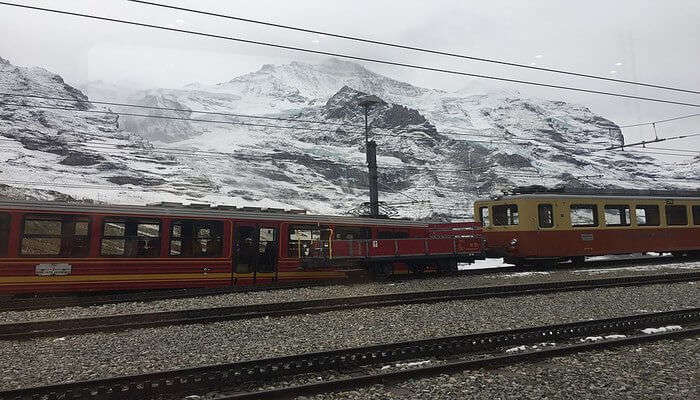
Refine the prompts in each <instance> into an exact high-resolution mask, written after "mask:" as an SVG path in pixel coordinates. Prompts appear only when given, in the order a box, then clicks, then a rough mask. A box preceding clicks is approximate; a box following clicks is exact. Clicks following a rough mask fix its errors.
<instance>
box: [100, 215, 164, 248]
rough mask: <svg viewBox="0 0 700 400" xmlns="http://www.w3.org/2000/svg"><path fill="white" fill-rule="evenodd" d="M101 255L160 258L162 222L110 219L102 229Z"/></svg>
mask: <svg viewBox="0 0 700 400" xmlns="http://www.w3.org/2000/svg"><path fill="white" fill-rule="evenodd" d="M100 254H102V255H103V256H111V257H158V256H159V255H160V221H158V220H151V219H136V218H113V219H112V218H110V219H106V220H105V221H104V225H103V228H102V246H101V249H100Z"/></svg>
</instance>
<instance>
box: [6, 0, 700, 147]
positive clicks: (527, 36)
mask: <svg viewBox="0 0 700 400" xmlns="http://www.w3.org/2000/svg"><path fill="white" fill-rule="evenodd" d="M10 1H15V2H17V3H21V4H30V5H36V6H43V7H49V8H57V9H63V10H70V11H76V12H83V13H91V14H99V15H103V16H110V17H114V18H123V19H130V20H136V21H142V22H148V23H153V24H159V25H167V26H172V27H181V28H183V29H191V30H200V31H206V32H211V33H217V34H222V35H228V36H237V37H242V38H248V39H252V40H262V41H270V42H277V43H282V44H287V45H294V46H300V47H309V48H314V49H320V50H325V51H331V52H340V53H347V54H351V55H357V56H364V57H375V58H383V59H391V60H395V61H404V62H410V63H413V64H421V65H426V66H433V67H439V68H448V69H455V70H460V71H465V72H471V73H480V74H489V75H497V76H504V77H512V78H517V79H528V80H536V81H541V82H547V83H553V84H563V85H570V86H578V87H585V88H591V89H598V90H606V91H615V92H624V93H628V94H634V95H642V96H648V97H660V98H665V99H673V100H680V101H687V102H692V103H700V96H698V95H692V94H681V93H677V92H670V91H664V90H655V89H646V88H639V87H635V86H630V85H623V84H610V83H602V82H598V81H594V80H588V79H574V78H572V77H565V76H560V75H555V74H550V73H544V72H531V71H524V70H522V69H517V68H506V67H499V66H496V65H493V64H484V63H479V62H470V61H466V60H457V59H451V58H446V57H439V56H433V55H427V54H421V53H411V52H408V51H402V50H392V49H387V48H382V47H377V46H371V45H367V44H357V43H353V42H348V41H343V40H339V39H331V38H327V37H317V36H315V35H309V34H301V33H293V32H289V31H285V30H279V29H272V28H265V27H259V26H256V25H251V24H246V23H243V22H235V21H230V20H222V19H216V18H213V17H206V16H199V15H194V14H189V13H186V12H175V11H168V10H164V9H160V8H154V7H151V6H145V5H137V4H133V3H129V2H126V1H121V0H51V1H49V0H44V1H26V0H24V1H23V0H10ZM154 1H162V2H167V3H169V4H174V5H182V6H185V7H190V8H197V9H203V10H209V11H214V12H220V13H224V14H231V15H236V16H241V17H248V18H254V19H262V20H266V21H270V22H277V23H282V24H287V25H296V26H302V27H309V28H313V29H318V30H326V31H331V32H337V33H345V34H350V35H358V36H364V37H369V38H374V39H379V40H384V41H391V42H397V43H403V44H408V45H413V46H420V47H428V48H433V49H439V50H445V51H451V52H457V53H463V54H469V55H473V56H478V57H485V58H497V59H502V60H508V61H512V62H518V63H524V64H530V63H535V64H536V65H538V66H543V67H553V68H558V69H566V70H572V71H578V72H584V73H589V74H596V75H603V76H610V77H617V78H621V79H626V80H634V81H642V82H650V83H655V84H661V85H669V86H675V87H683V88H689V89H693V90H698V89H700V79H698V76H699V74H698V68H699V66H700V28H699V26H700V24H699V23H698V22H699V21H700V1H698V0H666V1H663V0H649V1H645V0H615V1H611V0H600V1H599V0H587V1H576V2H574V1H569V0H549V1H544V0H542V1H537V0H527V1H526V0H502V1H499V0H488V1H485V0H480V1H466V0H449V1H448V0H445V1H438V0H434V1H424V0H401V1H399V0H371V1H367V0H355V1H344V2H338V1H329V0H294V1H283V0H256V1H221V0H197V1H193V0H192V1H188V0H154ZM0 57H3V58H6V59H9V60H10V61H11V62H12V63H14V64H17V65H25V66H34V65H36V66H42V67H45V68H47V69H49V70H52V71H54V72H56V73H59V74H60V75H62V76H63V77H64V78H65V79H66V80H67V81H68V82H69V83H72V84H80V83H82V82H87V81H91V80H104V81H108V82H115V83H120V84H127V83H129V84H133V85H137V86H140V87H152V86H157V87H180V86H182V85H184V84H187V83H191V82H195V81H196V82H202V83H218V82H222V81H226V80H230V79H231V78H233V77H234V76H236V75H240V74H243V73H246V72H250V71H254V70H256V69H258V68H259V67H260V65H262V64H265V63H287V62H289V61H293V60H298V61H307V62H318V61H320V60H321V58H320V57H315V56H310V55H306V54H303V53H295V52H291V51H281V50H274V49H268V48H264V47H257V46H252V45H247V44H239V43H233V42H230V41H226V40H217V39H211V38H200V37H192V36H188V35H184V34H178V33H174V32H166V31H155V30H151V29H147V28H140V27H135V26H126V25H121V24H114V23H108V22H99V21H89V20H84V19H80V18H76V17H71V16H61V15H52V14H45V13H41V12H37V11H30V10H23V9H16V8H11V7H7V6H0ZM364 65H365V66H366V67H368V68H369V69H371V70H373V71H376V72H379V73H382V74H385V75H388V76H391V77H393V78H396V79H399V80H403V81H407V82H410V83H412V84H414V85H419V86H424V87H432V88H440V89H446V90H456V89H460V88H464V87H471V86H473V85H476V86H480V85H487V86H489V85H498V84H496V83H492V82H484V81H482V80H473V79H469V78H465V77H457V76H452V75H444V74H440V73H431V72H426V71H416V70H410V69H405V68H400V67H390V66H384V65H378V64H371V63H366V64H364ZM503 86H504V87H508V88H510V89H516V90H518V91H520V92H521V93H522V94H523V95H526V96H533V97H541V98H548V99H553V100H566V101H571V102H577V103H581V104H585V105H587V106H589V107H591V108H592V109H593V110H594V111H595V112H597V113H599V114H601V115H603V116H605V117H607V118H610V119H612V120H613V121H615V122H616V123H618V124H621V125H622V124H629V123H637V122H646V121H651V120H655V119H662V118H666V117H675V116H679V115H685V114H692V113H696V112H700V110H698V109H697V108H693V107H684V106H674V105H666V104H658V103H650V102H643V101H636V100H625V99H620V98H611V97H606V96H596V95H586V94H578V93H572V92H566V91H561V90H554V89H543V88H534V87H531V86H523V85H516V84H507V85H503ZM101 100H108V99H101ZM658 128H659V133H660V135H661V136H672V135H677V134H684V133H700V118H694V119H688V120H684V121H679V122H674V123H669V124H665V125H659V127H658ZM625 135H626V138H627V140H628V141H636V140H640V139H648V138H651V135H652V134H651V128H650V127H642V128H634V129H627V130H625ZM663 146H664V147H675V148H681V149H697V150H700V140H686V141H677V142H675V143H672V142H667V143H664V144H663Z"/></svg>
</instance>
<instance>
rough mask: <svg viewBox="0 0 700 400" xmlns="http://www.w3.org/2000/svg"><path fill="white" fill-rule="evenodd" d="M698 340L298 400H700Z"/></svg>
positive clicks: (559, 358)
mask: <svg viewBox="0 0 700 400" xmlns="http://www.w3.org/2000/svg"><path fill="white" fill-rule="evenodd" d="M699 356H700V339H698V338H693V339H684V340H674V341H670V340H669V341H662V342H657V343H652V344H644V345H641V346H639V345H638V346H625V347H620V348H617V349H610V350H602V351H595V352H585V353H579V354H574V355H571V356H566V357H556V358H551V359H549V360H544V361H541V362H537V363H533V364H519V365H512V366H508V367H503V368H497V369H490V370H486V369H480V370H474V371H464V372H462V373H459V374H454V375H440V376H437V377H432V378H425V379H420V380H416V381H407V382H401V383H396V384H391V385H374V386H370V387H366V388H360V389H357V390H353V391H346V392H341V393H330V394H323V395H317V396H313V397H311V398H306V397H299V398H298V399H297V400H326V399H333V400H336V399H338V400H354V399H363V400H365V399H377V400H379V399H381V400H395V399H396V400H398V399H420V400H433V399H435V400H438V399H439V400H443V399H466V398H469V399H493V400H497V399H577V400H579V399H580V400H585V399H605V400H607V399H630V400H639V399H693V398H695V399H697V398H698V393H699V392H698V376H697V371H698V369H699V367H700V363H699V362H698V360H699V358H698V357H699Z"/></svg>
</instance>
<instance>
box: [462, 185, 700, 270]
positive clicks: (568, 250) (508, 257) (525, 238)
mask: <svg viewBox="0 0 700 400" xmlns="http://www.w3.org/2000/svg"><path fill="white" fill-rule="evenodd" d="M474 208H475V210H474V212H475V214H474V215H476V217H477V220H478V221H479V222H481V223H483V231H484V235H485V237H486V243H487V250H486V251H487V253H488V254H489V255H490V256H492V257H503V258H505V261H506V262H509V263H512V264H516V265H526V264H532V263H538V264H542V263H551V264H553V263H556V262H560V261H573V262H574V263H577V264H579V263H581V262H582V261H583V260H584V259H585V257H587V256H600V255H608V254H629V253H642V252H659V253H673V254H675V255H693V256H697V255H700V192H699V191H630V190H571V189H569V190H567V191H563V190H547V189H544V188H539V187H534V188H519V189H517V190H516V192H515V193H513V194H511V195H507V196H503V197H499V198H496V199H492V200H485V201H477V202H476V203H475V205H474Z"/></svg>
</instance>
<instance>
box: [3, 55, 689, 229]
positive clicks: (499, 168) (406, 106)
mask: <svg viewBox="0 0 700 400" xmlns="http://www.w3.org/2000/svg"><path fill="white" fill-rule="evenodd" d="M0 72H2V78H0V91H2V92H12V93H23V94H29V93H31V94H40V95H47V96H53V97H62V98H65V97H70V98H72V99H75V100H74V101H73V102H71V103H61V104H62V105H63V106H65V105H71V106H77V107H81V108H84V109H85V110H86V111H104V112H105V113H104V114H97V113H93V112H74V111H65V110H47V109H35V108H30V107H26V105H47V104H53V105H55V104H56V102H55V101H48V100H38V99H28V98H10V97H8V96H0V99H1V100H2V101H3V102H4V103H3V104H0V110H1V111H0V113H1V114H0V135H2V136H4V138H3V140H7V141H10V142H11V145H12V146H13V151H12V152H11V153H9V154H8V156H7V157H6V158H5V157H4V156H3V164H2V167H0V179H3V180H12V179H14V180H18V178H19V177H22V176H25V177H26V176H33V177H36V179H39V178H41V179H42V180H43V181H52V180H54V179H55V180H56V181H57V182H63V183H71V182H72V183H74V184H75V183H86V182H90V183H92V184H94V185H110V187H111V188H110V190H111V191H112V192H113V193H119V191H116V190H112V189H113V188H114V187H115V186H118V187H121V188H123V189H130V191H129V192H127V191H124V192H123V193H119V194H118V195H108V194H106V193H107V190H104V191H100V190H98V189H84V188H83V189H81V188H64V187H59V186H56V187H55V188H54V190H55V191H56V192H60V193H66V194H70V195H71V196H74V197H86V198H91V199H97V200H104V201H122V202H123V201H127V200H130V201H131V202H134V201H136V202H142V201H154V200H156V199H157V200H163V201H184V202H187V201H198V202H202V201H207V202H214V203H228V204H237V205H244V204H253V205H258V206H260V205H262V206H277V207H279V206H287V207H296V208H299V207H301V208H306V209H310V210H312V211H315V212H332V213H342V212H345V211H346V210H348V209H350V208H352V207H354V206H356V205H358V204H359V203H361V202H363V201H366V197H367V189H366V187H367V173H366V166H365V165H364V163H365V156H364V130H363V129H364V127H363V123H364V119H363V118H364V117H363V112H362V108H361V107H360V106H359V104H358V103H359V100H360V99H361V98H362V97H364V96H366V95H367V94H373V95H376V96H378V97H380V98H381V99H382V100H383V103H381V104H379V105H377V106H375V107H374V108H373V109H372V111H371V114H370V120H371V127H372V137H373V139H374V140H375V141H376V142H377V144H378V163H379V166H380V184H381V186H380V199H381V200H385V201H387V202H393V203H406V202H410V200H411V199H417V200H428V201H430V204H429V205H426V204H401V205H399V206H397V207H398V209H399V212H400V214H401V215H404V216H410V217H426V216H430V215H435V216H440V215H447V216H465V215H469V214H471V205H470V203H471V202H472V201H473V200H474V198H476V197H484V196H487V195H490V194H493V193H497V192H500V191H501V190H503V189H506V188H508V187H512V186H514V185H524V184H540V185H547V186H553V185H557V184H566V185H577V186H609V187H637V188H638V187H649V188H664V187H678V186H680V187H682V185H683V184H684V183H683V182H681V181H675V182H674V181H667V180H662V179H659V177H674V176H688V174H691V175H692V176H694V177H700V171H698V169H697V167H696V165H697V163H695V164H692V163H688V164H679V165H677V166H674V167H672V168H669V166H668V165H664V164H662V163H660V162H658V161H656V160H655V159H653V158H651V157H649V156H643V155H639V154H637V153H630V152H609V151H600V149H601V148H602V147H605V146H610V145H613V144H621V143H623V137H622V134H621V132H620V129H619V128H618V127H617V125H616V124H614V123H613V122H611V121H609V120H607V119H605V118H603V117H601V116H599V115H595V114H594V113H592V112H591V111H590V110H589V109H587V108H586V107H583V106H579V105H574V104H567V103H564V102H559V101H549V100H541V99H531V98H526V97H524V96H522V95H520V94H519V93H517V92H485V91H480V92H478V93H474V92H472V91H466V90H461V91H456V92H446V91H441V90H435V89H427V88H420V87H416V86H413V85H411V84H409V83H405V82H399V81H397V80H394V79H391V78H388V77H386V76H383V75H380V74H377V73H374V72H372V71H370V70H368V69H366V68H364V67H362V66H361V65H358V64H355V63H350V62H345V61H339V60H335V59H330V60H327V61H326V62H323V63H320V64H305V63H298V62H293V63H290V64H286V65H264V66H263V67H262V68H261V69H260V70H258V71H256V72H253V73H249V74H245V75H242V76H239V77H236V78H234V79H232V80H230V81H228V82H224V83H220V84H216V85H203V84H190V85H187V86H186V87H184V88H181V89H153V90H147V91H131V92H128V93H127V92H126V91H121V90H118V89H117V88H115V89H114V90H115V92H114V93H118V94H119V96H120V97H121V98H120V99H118V100H122V99H125V100H124V101H126V102H128V103H133V104H139V105H144V106H148V107H153V108H150V109H140V108H126V107H115V106H112V107H111V113H110V110H108V109H106V108H97V107H96V106H92V105H90V104H89V103H87V102H86V100H87V98H86V97H85V96H84V95H83V94H82V93H81V92H80V91H78V90H76V89H74V88H73V87H71V86H68V85H66V84H65V83H64V82H63V81H62V79H61V78H60V77H59V76H57V75H54V74H52V73H49V72H47V71H44V70H41V69H26V68H17V67H14V66H12V65H11V64H9V63H8V62H6V61H4V60H3V61H2V63H1V64H0ZM84 88H85V90H86V91H87V94H88V95H89V96H90V99H92V100H113V99H108V98H104V97H101V96H104V95H105V93H108V91H107V89H110V86H109V85H107V84H104V83H99V84H92V85H87V86H85V87H84ZM93 93H95V94H94V95H93ZM115 96H116V94H115ZM18 102H23V103H25V106H17V105H12V104H10V103H18ZM163 108H166V109H168V110H164V109H163ZM115 113H119V114H115ZM124 113H126V114H131V115H124ZM133 114H139V115H147V116H137V115H133ZM245 115H255V116H265V117H269V118H270V119H261V118H251V117H246V116H245ZM275 118H277V119H275ZM42 121H43V122H42ZM76 131H81V132H83V134H80V133H77V132H76ZM30 139H31V140H34V141H39V142H40V143H44V144H43V145H41V146H38V147H37V146H33V145H32V144H31V143H33V142H31V141H30ZM47 141H48V142H47ZM56 142H58V143H61V146H63V147H61V149H64V150H62V152H61V153H60V154H59V153H57V151H55V150H54V147H51V146H50V144H51V143H56ZM27 143H29V145H28V144H27ZM98 145H99V146H100V148H99V150H97V149H96V148H97V146H98ZM54 146H55V144H54ZM73 153H76V154H79V155H78V156H75V158H76V159H77V160H83V161H76V162H68V164H66V161H65V159H66V158H70V157H69V156H68V155H70V154H73ZM86 159H87V160H90V161H89V162H88V161H84V160H86ZM32 179H35V178H32ZM691 183H692V182H691ZM685 185H686V187H687V185H688V184H687V183H686V184H685ZM17 186H22V185H17ZM24 186H29V185H24ZM76 186H77V185H76ZM134 189H135V190H137V191H136V192H134V191H133V190H134ZM6 190H8V189H6ZM13 190H14V189H13ZM127 193H129V194H127ZM134 193H135V194H134ZM49 195H51V196H53V195H55V194H49ZM49 195H47V196H49Z"/></svg>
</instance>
